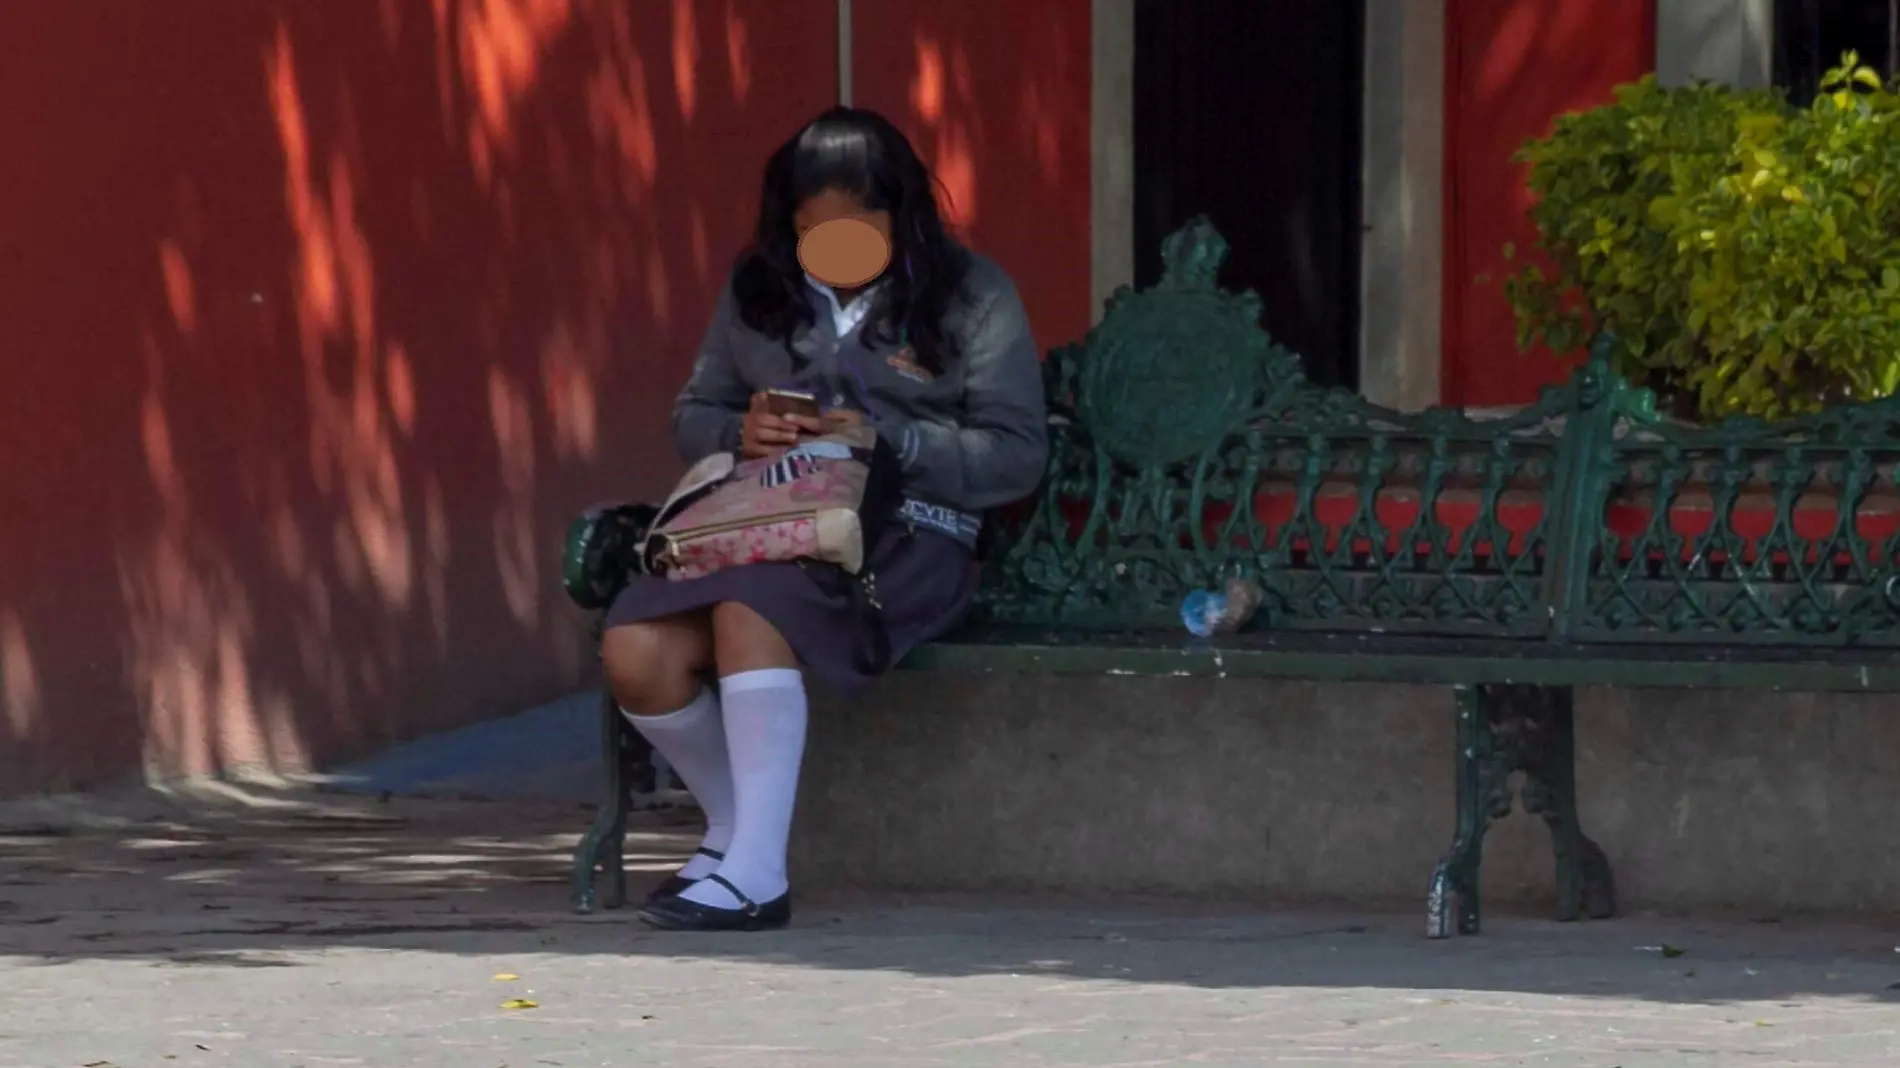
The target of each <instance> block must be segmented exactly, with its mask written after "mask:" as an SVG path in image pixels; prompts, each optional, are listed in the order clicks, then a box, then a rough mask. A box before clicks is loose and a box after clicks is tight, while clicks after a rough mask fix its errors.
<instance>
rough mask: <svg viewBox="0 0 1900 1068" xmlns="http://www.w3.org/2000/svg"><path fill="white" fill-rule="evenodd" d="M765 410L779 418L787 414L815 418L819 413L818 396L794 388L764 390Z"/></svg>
mask: <svg viewBox="0 0 1900 1068" xmlns="http://www.w3.org/2000/svg"><path fill="white" fill-rule="evenodd" d="M765 410H766V411H768V412H770V413H772V414H773V415H776V416H778V417H779V418H781V419H783V418H784V417H786V416H788V415H798V416H803V417H805V418H807V419H816V418H818V417H819V415H820V414H821V413H820V412H819V410H818V397H817V396H816V395H815V394H811V393H805V392H801V391H799V390H796V389H768V390H766V391H765Z"/></svg>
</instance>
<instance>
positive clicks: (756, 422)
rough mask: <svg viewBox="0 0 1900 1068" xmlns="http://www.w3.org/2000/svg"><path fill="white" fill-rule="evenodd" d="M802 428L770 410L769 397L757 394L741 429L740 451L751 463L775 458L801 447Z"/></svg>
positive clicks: (753, 397)
mask: <svg viewBox="0 0 1900 1068" xmlns="http://www.w3.org/2000/svg"><path fill="white" fill-rule="evenodd" d="M798 431H799V427H798V425H797V424H796V423H794V422H793V421H792V420H791V419H789V418H785V417H782V416H777V415H773V414H772V413H771V412H769V411H766V408H765V394H763V393H754V394H753V395H752V406H751V407H750V408H748V409H747V410H746V413H745V422H744V423H742V424H740V429H739V452H740V453H741V454H742V455H744V456H745V458H746V459H748V460H756V459H759V458H760V457H764V456H773V455H776V454H778V453H780V452H783V451H785V450H786V449H788V448H790V447H791V446H793V445H796V444H798Z"/></svg>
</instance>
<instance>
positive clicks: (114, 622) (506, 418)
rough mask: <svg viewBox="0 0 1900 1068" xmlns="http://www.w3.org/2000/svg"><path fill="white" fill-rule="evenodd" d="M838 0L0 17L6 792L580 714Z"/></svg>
mask: <svg viewBox="0 0 1900 1068" xmlns="http://www.w3.org/2000/svg"><path fill="white" fill-rule="evenodd" d="M834 11H835V8H834V5H833V4H832V0H640V2H638V3H631V2H627V0H324V2H322V3H308V2H293V0H193V2H192V3H184V4H180V3H126V4H119V5H113V9H112V14H111V17H110V18H106V17H102V16H101V12H100V10H99V6H98V5H89V4H65V3H6V4H0V40H4V41H10V42H30V47H17V48H12V49H9V54H8V57H7V61H6V64H5V67H4V69H3V70H0V145H5V146H6V148H7V158H8V161H9V162H8V163H7V165H6V166H4V167H0V337H3V338H4V339H5V345H6V348H5V350H4V355H3V356H0V360H3V362H0V793H5V792H23V791H31V790H38V789H47V788H63V787H73V786H83V785H87V784H93V783H98V782H101V781H102V780H107V779H111V778H115V777H118V776H121V775H124V774H127V773H130V772H135V771H137V770H138V769H139V768H140V766H141V765H142V764H143V765H146V766H149V767H151V768H153V769H154V770H157V771H161V772H195V771H206V770H210V769H213V768H216V767H225V766H230V765H234V764H244V763H268V764H275V765H279V766H288V767H295V766H299V765H304V764H309V763H313V762H321V761H325V760H328V759H331V758H335V757H339V756H342V755H346V754H353V753H358V752H362V751H365V750H367V749H370V748H372V747H375V746H378V745H381V744H384V743H387V742H389V741H391V740H395V739H400V738H405V737H409V736H414V735H417V734H421V733H423V732H426V731H429V730H432V729H438V728H442V727H446V726H450V725H455V724H459V723H463V722H467V721H470V720H474V719H477V718H481V717H485V716H491V715H496V714H501V713H506V712H511V711H516V710H519V709H522V708H525V707H529V706H530V705H532V704H534V703H536V702H539V701H542V700H545V699H548V698H551V697H553V696H556V695H558V694H560V693H562V692H565V691H566V690H567V689H568V688H570V687H572V686H574V685H575V684H576V682H577V681H578V680H579V678H580V676H581V674H582V673H583V671H584V670H585V667H586V664H585V660H586V651H585V650H586V646H585V636H584V625H583V621H582V619H581V617H580V616H579V614H578V613H577V611H576V610H575V609H573V608H572V607H571V606H570V605H568V604H567V602H566V601H565V598H564V597H563V596H562V594H561V592H560V589H559V577H558V574H557V570H558V567H557V560H558V550H559V539H560V535H561V533H562V530H563V528H564V526H565V524H566V521H567V519H568V518H569V517H570V516H571V515H572V514H573V513H574V512H575V511H577V510H578V509H579V508H580V507H581V506H583V505H584V504H585V503H587V502H588V501H590V500H596V499H601V498H608V497H615V496H622V495H632V494H644V493H649V492H651V491H653V490H655V489H657V488H658V487H660V485H661V484H662V483H663V482H664V481H665V480H666V479H667V478H668V477H670V475H671V473H672V472H673V470H674V467H675V463H674V460H673V458H672V455H671V449H670V447H669V446H667V444H666V441H665V437H666V435H665V429H664V428H665V417H664V413H665V410H666V407H667V404H668V402H669V401H670V399H671V395H672V393H673V391H674V390H675V389H676V388H677V385H678V383H679V381H680V380H681V378H682V377H683V375H684V373H685V368H686V365H687V362H688V360H689V359H690V355H691V350H692V348H693V347H694V345H696V343H697V341H698V338H699V335H700V332H701V331H702V329H703V327H704V322H705V319H706V316H707V313H708V311H709V309H710V307H711V302H712V298H713V296H714V294H715V291H716V289H717V287H718V285H719V283H720V282H721V281H722V280H723V277H724V273H725V269H726V266H727V264H728V263H729V262H730V260H731V257H732V256H733V255H734V254H735V253H736V251H737V250H738V248H739V245H740V243H741V242H742V241H743V239H744V237H745V233H746V231H747V230H748V229H749V227H750V223H751V217H752V215H753V212H754V204H755V197H756V181H757V176H758V173H759V169H760V166H761V164H762V163H763V160H764V158H765V155H766V153H767V152H768V151H769V149H770V148H771V147H772V146H774V145H776V144H777V143H778V142H779V141H780V140H781V139H783V138H784V137H786V136H788V135H789V134H790V133H791V132H792V131H793V130H794V129H795V128H796V126H797V124H798V123H799V121H801V120H802V119H804V118H805V117H807V116H808V115H810V114H812V113H813V112H816V111H817V110H819V109H820V108H822V107H824V106H826V105H827V104H829V103H831V102H832V101H833V100H834V99H835V95H836V75H835V71H836V66H837V53H836V26H835V19H834V18H833V17H832V13H833V12H834Z"/></svg>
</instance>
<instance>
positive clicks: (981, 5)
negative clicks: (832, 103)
mask: <svg viewBox="0 0 1900 1068" xmlns="http://www.w3.org/2000/svg"><path fill="white" fill-rule="evenodd" d="M852 10H853V22H852V46H851V47H852V78H853V93H852V95H853V102H854V103H856V104H858V105H859V106H861V107H868V108H874V109H876V110H878V111H881V112H883V113H884V114H886V115H888V116H890V118H891V119H892V120H893V121H895V122H896V123H897V124H898V125H899V126H901V127H902V128H903V129H904V132H905V134H906V135H908V136H909V137H910V138H911V139H912V140H913V141H914V142H915V143H916V145H917V148H918V151H919V152H921V153H922V154H923V156H924V158H925V160H926V161H927V162H929V163H930V164H931V166H932V167H933V168H935V170H936V172H937V176H938V178H939V179H940V180H941V182H942V183H943V186H944V192H945V193H946V194H947V199H948V202H949V203H948V206H949V208H950V214H951V217H952V221H953V222H954V223H955V224H957V225H958V226H959V227H960V228H961V229H962V231H963V233H964V236H965V238H966V240H968V241H969V242H970V243H971V245H972V246H973V247H975V248H976V249H977V250H978V251H980V252H982V253H984V254H986V255H988V256H990V257H992V258H994V259H995V260H996V261H997V262H999V263H1001V264H1002V265H1003V267H1004V268H1005V269H1006V270H1008V271H1009V272H1010V274H1011V275H1012V276H1014V278H1015V280H1016V285H1017V286H1018V288H1020V289H1021V291H1022V294H1023V301H1024V303H1025V304H1026V305H1027V306H1028V309H1029V318H1030V323H1031V325H1032V327H1033V328H1034V330H1035V332H1036V339H1037V341H1038V343H1040V344H1041V345H1042V346H1043V347H1044V348H1052V347H1054V346H1056V345H1059V344H1064V343H1066V342H1069V341H1072V340H1075V339H1077V338H1080V337H1081V336H1082V334H1083V333H1084V332H1085V331H1086V330H1087V329H1088V325H1089V321H1090V318H1091V316H1090V308H1089V265H1090V257H1091V249H1090V240H1089V140H1090V137H1089V134H1090V110H1089V82H1090V76H1091V75H1090V64H1089V54H1090V46H1089V39H1090V38H1089V19H1090V13H1089V12H1090V4H1089V0H1037V2H1035V3H1024V2H1021V0H957V2H954V3H947V2H945V0H874V2H871V3H860V4H855V5H853V8H852Z"/></svg>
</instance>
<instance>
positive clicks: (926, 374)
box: [884, 345, 937, 385]
mask: <svg viewBox="0 0 1900 1068" xmlns="http://www.w3.org/2000/svg"><path fill="white" fill-rule="evenodd" d="M884 362H885V363H887V364H890V366H891V370H893V371H896V372H897V373H898V374H900V375H903V376H904V377H905V378H908V379H910V380H911V381H912V382H921V383H923V384H924V385H929V384H930V383H932V382H935V381H936V380H937V376H936V375H933V374H931V373H930V370H929V368H926V367H925V366H924V365H923V364H921V363H918V362H917V354H916V353H915V352H913V351H911V348H910V346H908V345H906V346H905V347H903V348H901V349H898V350H897V351H896V352H893V353H891V354H890V355H889V356H886V357H885V358H884Z"/></svg>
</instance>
